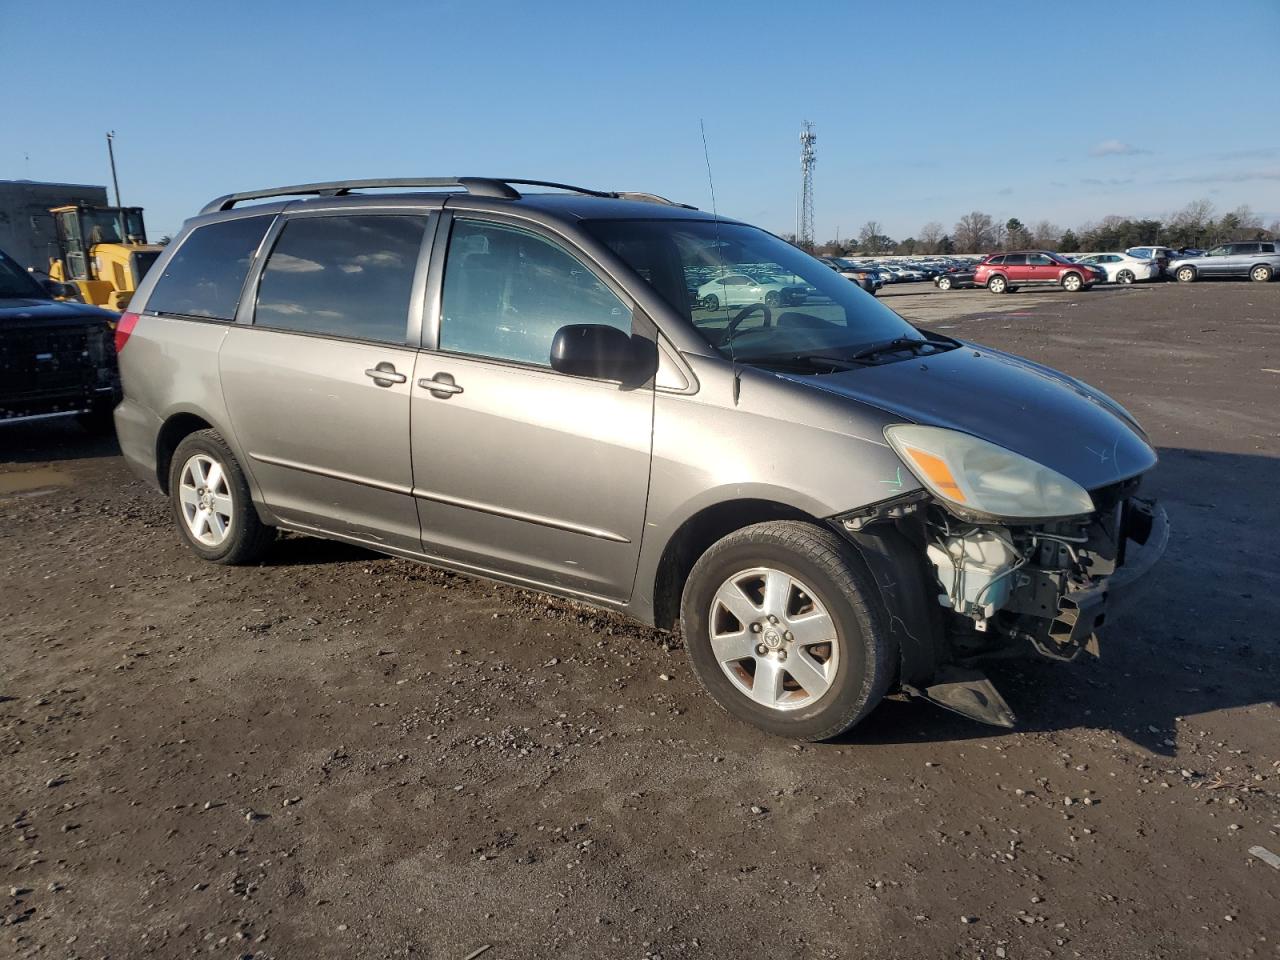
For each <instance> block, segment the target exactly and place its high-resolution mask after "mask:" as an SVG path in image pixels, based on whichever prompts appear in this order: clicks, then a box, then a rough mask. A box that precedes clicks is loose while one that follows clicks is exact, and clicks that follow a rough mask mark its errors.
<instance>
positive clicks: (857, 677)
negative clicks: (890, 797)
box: [680, 520, 893, 740]
mask: <svg viewBox="0 0 1280 960" xmlns="http://www.w3.org/2000/svg"><path fill="white" fill-rule="evenodd" d="M680 624H681V629H682V631H683V633H684V638H685V647H686V650H687V652H688V655H689V660H690V663H691V665H692V667H693V670H694V672H695V673H696V674H697V676H698V679H699V680H700V681H701V683H702V685H703V687H704V688H705V689H706V690H707V692H708V693H710V694H711V696H712V697H713V698H714V699H715V701H716V702H717V703H718V704H720V706H721V707H723V708H724V709H725V710H727V711H728V712H729V713H731V714H733V715H734V716H735V717H738V718H739V719H741V720H745V721H747V722H748V723H751V724H754V725H755V726H757V727H760V728H761V729H763V730H766V731H768V732H769V733H773V734H777V735H779V736H785V737H794V738H797V739H800V740H826V739H829V738H831V737H834V736H837V735H838V734H840V733H843V732H844V731H845V730H847V729H849V728H850V727H851V726H853V725H854V724H855V723H857V722H858V721H859V720H861V719H862V718H863V717H865V716H866V715H867V714H868V713H870V712H871V710H872V709H874V707H875V706H876V704H878V703H879V702H880V700H881V699H882V698H883V697H884V694H885V693H886V691H887V690H888V687H889V682H890V680H891V678H892V675H893V657H892V656H891V655H890V650H891V642H890V639H889V631H888V626H887V624H886V620H885V615H884V612H883V609H882V607H881V606H880V599H879V595H878V591H877V589H876V587H875V584H874V582H873V581H872V580H871V577H870V575H869V573H868V572H867V571H866V568H865V566H864V565H863V563H862V560H861V558H860V557H858V556H857V554H856V552H855V551H854V549H853V547H852V546H850V545H849V544H848V543H847V542H846V541H844V540H843V539H841V538H840V537H839V535H837V534H836V533H835V532H834V531H831V530H826V529H824V528H822V527H819V526H816V525H814V524H809V523H801V522H797V521H792V520H780V521H771V522H768V523H759V524H755V525H754V526H750V527H745V528H743V529H742V530H738V531H736V532H734V533H731V534H729V535H728V536H726V537H725V538H723V539H722V540H720V541H719V542H717V543H716V544H715V545H713V546H712V547H711V548H710V549H709V550H708V551H707V552H706V553H704V554H703V555H702V557H701V558H699V560H698V562H697V563H696V564H695V565H694V568H693V570H692V572H691V573H690V574H689V579H688V581H687V582H686V583H685V588H684V597H683V599H682V601H681V607H680Z"/></svg>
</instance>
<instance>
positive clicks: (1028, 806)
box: [0, 282, 1280, 960]
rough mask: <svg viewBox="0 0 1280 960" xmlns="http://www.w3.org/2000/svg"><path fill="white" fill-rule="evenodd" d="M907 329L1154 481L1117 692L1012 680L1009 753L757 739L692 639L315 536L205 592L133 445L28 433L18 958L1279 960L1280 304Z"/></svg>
mask: <svg viewBox="0 0 1280 960" xmlns="http://www.w3.org/2000/svg"><path fill="white" fill-rule="evenodd" d="M886 300H887V302H890V303H891V304H892V305H893V306H894V307H895V308H896V309H898V310H900V311H901V312H902V313H903V314H904V315H905V316H907V317H908V318H909V319H916V320H927V321H928V323H929V324H931V325H933V326H934V327H937V328H940V329H943V330H946V331H947V332H950V333H951V334H952V335H954V336H960V337H964V338H969V339H972V340H975V341H978V342H981V343H987V344H991V345H993V346H998V347H1002V348H1006V349H1010V350H1013V351H1014V352H1017V353H1022V354H1025V355H1027V356H1030V357H1033V358H1035V359H1037V360H1041V361H1045V362H1047V363H1049V364H1052V365H1054V366H1056V367H1059V368H1062V369H1065V370H1067V371H1069V372H1071V373H1073V374H1075V375H1077V376H1080V377H1082V378H1084V379H1086V380H1089V381H1091V382H1093V383H1095V384H1097V385H1098V386H1100V387H1102V388H1103V389H1104V390H1106V391H1107V392H1109V393H1110V394H1111V395H1113V396H1114V397H1116V398H1117V399H1119V400H1120V401H1121V402H1122V403H1124V404H1125V405H1127V406H1128V407H1129V408H1130V409H1131V410H1132V411H1133V412H1134V413H1135V414H1136V415H1137V416H1138V418H1139V419H1140V420H1141V421H1142V422H1143V423H1144V425H1145V426H1146V427H1147V428H1148V430H1149V431H1150V433H1151V436H1152V438H1153V439H1154V441H1155V442H1156V443H1157V444H1158V446H1159V448H1160V455H1161V458H1162V463H1161V465H1160V467H1159V468H1158V469H1157V471H1156V473H1155V475H1154V476H1153V478H1152V483H1151V485H1150V488H1149V489H1150V490H1151V491H1152V492H1154V493H1156V494H1157V495H1158V496H1160V497H1161V498H1162V500H1163V502H1164V503H1165V504H1166V505H1167V507H1168V509H1169V513H1170V515H1171V519H1172V522H1173V525H1174V528H1173V536H1172V541H1171V545H1170V549H1169V552H1168V554H1167V556H1166V557H1165V559H1164V560H1163V561H1162V563H1161V564H1160V565H1159V566H1158V567H1157V568H1156V570H1155V571H1154V573H1153V574H1152V578H1151V580H1152V582H1151V583H1150V585H1149V588H1148V589H1147V592H1146V593H1145V594H1144V595H1143V596H1142V597H1141V598H1140V599H1139V600H1138V601H1137V602H1136V603H1135V605H1134V606H1133V607H1132V608H1131V609H1130V610H1128V611H1127V612H1125V613H1123V614H1121V615H1119V616H1116V617H1114V618H1113V619H1112V621H1111V623H1110V624H1109V626H1108V628H1107V629H1106V631H1105V633H1104V635H1103V642H1102V653H1103V659H1102V660H1101V661H1099V662H1090V663H1084V664H1076V665H1071V666H1066V665H1060V664H1052V663H1048V662H1031V661H1028V662H1009V663H1004V664H1001V665H998V666H996V667H993V668H992V675H993V677H994V679H995V681H996V683H997V685H998V686H999V688H1000V689H1001V690H1002V692H1003V693H1004V694H1005V696H1006V698H1007V699H1008V700H1009V702H1010V704H1011V705H1012V706H1013V708H1014V709H1015V710H1016V711H1017V713H1018V715H1019V717H1020V719H1021V727H1020V729H1019V730H1017V731H1014V732H1006V731H999V730H994V729H990V728H984V727H982V726H979V725H977V724H975V723H972V722H969V721H966V720H963V719H961V718H958V717H953V716H951V715H948V714H946V713H943V712H941V711H940V710H938V709H936V708H934V707H931V706H929V705H927V704H924V703H921V702H907V701H893V700H891V701H888V702H886V703H885V704H884V705H883V706H882V707H881V708H880V709H879V710H877V711H876V713H875V714H874V715H873V716H872V717H871V718H870V720H869V721H867V722H866V723H865V724H863V725H862V726H861V727H859V728H857V729H856V730H855V731H853V733H852V734H851V735H849V736H847V737H846V738H845V739H844V740H843V741H842V742H839V743H835V744H828V745H818V746H812V745H810V746H803V747H802V746H799V745H796V744H793V743H790V742H787V741H784V740H777V739H770V738H768V737H766V736H763V735H761V734H758V733H757V732H755V731H754V730H753V729H750V728H748V727H746V726H742V725H740V724H738V723H735V722H733V721H731V720H730V719H729V718H728V717H727V716H726V715H725V714H723V713H722V712H721V711H720V710H718V709H717V708H716V707H715V706H714V705H713V704H712V703H710V702H709V701H708V700H707V699H706V697H705V696H704V695H702V693H701V692H700V691H699V689H698V687H697V684H696V681H695V680H694V679H693V678H692V676H691V675H690V671H689V668H688V667H687V665H686V663H685V659H684V652H683V650H681V649H680V648H679V644H678V641H677V640H676V639H675V638H672V637H669V636H665V635H662V634H658V633H655V632H652V631H649V630H645V629H643V628H640V627H637V626H635V625H633V624H630V623H627V622H623V621H622V620H620V619H618V618H616V617H614V616H612V615H606V614H600V613H596V612H592V611H590V610H586V609H584V608H580V607H577V606H574V605H572V604H568V603H564V602H561V601H558V600H550V599H548V598H545V597H542V596H539V595H536V594H532V593H529V592H525V591H521V590H517V589H511V588H507V587H500V586H495V585H492V584H487V583H481V582H477V581H473V580H469V579H467V578H465V577H460V576H453V575H449V574H445V573H440V572H437V571H434V570H432V569H429V568H427V567H423V566H417V565H414V564H412V563H408V562H404V561H400V560H392V559H384V558H381V557H378V556H375V555H373V554H368V553H364V552H361V551H359V550H356V549H352V548H348V547H345V546H337V545H332V544H326V543H322V542H319V541H313V540H307V539H303V538H292V537H291V538H288V539H286V540H284V541H282V542H281V543H279V544H278V545H277V547H276V548H275V550H274V552H273V553H272V555H271V558H270V560H269V562H268V563H266V564H265V565H262V566H259V567H254V568H243V569H226V568H222V567H217V566H212V565H208V564H204V563H202V562H200V561H199V560H197V559H196V558H195V557H194V556H192V555H191V554H190V553H188V552H187V551H186V550H185V549H183V548H182V547H181V546H180V545H179V543H178V540H177V537H176V534H175V532H174V531H173V530H172V528H171V526H170V522H169V519H168V516H167V513H166V506H165V503H164V502H163V501H162V500H160V499H158V498H157V497H155V496H154V495H152V494H151V493H150V492H149V491H148V490H147V489H146V488H145V487H144V486H143V485H142V484H141V483H139V482H137V481H135V480H134V479H132V477H131V475H130V474H129V473H128V472H127V470H126V468H125V466H124V464H123V462H122V461H121V460H120V458H119V456H118V454H117V451H116V448H115V446H114V444H113V443H112V442H110V441H93V440H89V439H86V437H85V435H84V434H82V433H80V432H79V431H78V430H77V428H75V427H73V426H62V427H57V428H54V427H49V426H45V427H43V428H41V429H34V428H21V427H10V428H8V429H7V430H6V431H5V432H3V433H0V957H11V956H12V957H28V956H40V957H59V958H64V957H65V958H105V957H109V958H132V957H189V956H205V955H208V956H215V957H235V958H243V957H253V958H258V960H262V958H272V957H274V958H366V957H369V958H375V957H377V958H381V957H406V956H407V957H425V958H432V960H437V958H438V960H463V958H466V957H468V956H475V951H477V950H479V949H480V948H482V947H484V946H486V945H489V947H490V949H489V950H488V951H487V952H485V953H483V954H481V956H482V957H484V960H516V958H529V960H532V958H540V960H544V958H552V957H573V958H577V957H583V958H613V957H619V958H634V960H641V958H650V960H657V958H659V957H661V958H665V960H675V958H696V960H712V958H735V960H736V958H757V957H800V958H835V957H840V958H864V957H865V958H1008V960H1023V958H1042V957H1084V958H1111V957H1116V958H1121V957H1123V958H1148V957H1150V958H1157V957H1158V958H1183V957H1188V958H1189V957H1215V958H1237V957H1278V956H1280V870H1276V869H1273V868H1272V867H1270V866H1268V865H1267V864H1266V863H1265V862H1263V860H1261V859H1258V858H1256V857H1253V856H1251V855H1250V854H1249V852H1248V851H1249V848H1250V847H1253V846H1255V845H1259V846H1262V847H1265V848H1267V849H1269V850H1271V851H1273V852H1275V853H1280V802H1278V800H1280V709H1277V703H1276V701H1275V698H1276V696H1277V692H1278V690H1280V683H1278V682H1277V681H1278V680H1280V666H1278V665H1277V653H1280V639H1278V637H1277V627H1276V624H1277V623H1280V563H1278V562H1277V559H1276V556H1277V554H1276V550H1277V544H1276V535H1277V532H1280V496H1278V495H1277V488H1278V487H1280V461H1278V460H1277V457H1278V456H1280V283H1273V284H1268V285H1265V286H1264V285H1260V284H1250V283H1247V282H1242V283H1230V282H1223V283H1216V284H1209V283H1202V284H1195V285H1193V286H1189V287H1188V286H1177V285H1172V284H1171V285H1162V286H1153V287H1136V288H1130V289H1111V290H1095V291H1092V292H1089V293H1082V294H1079V295H1076V296H1071V295H1068V294H1063V293H1051V294H1045V295H1041V294H1031V293H1022V292H1020V293H1018V294H1014V295H1010V296H1008V297H1004V298H996V297H993V296H991V295H989V294H986V293H984V292H972V291H953V292H951V293H948V294H938V293H936V292H934V291H932V290H931V289H930V288H927V287H925V286H924V285H917V286H915V287H912V288H907V289H906V290H905V291H904V290H896V289H895V290H890V291H888V292H887V296H886ZM997 309H998V310H1000V311H1003V312H995V311H996V310H997ZM1010 416H1016V412H1015V411H1010Z"/></svg>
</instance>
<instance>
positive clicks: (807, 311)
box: [584, 219, 923, 363]
mask: <svg viewBox="0 0 1280 960" xmlns="http://www.w3.org/2000/svg"><path fill="white" fill-rule="evenodd" d="M584 226H585V227H586V228H587V229H588V230H589V231H590V232H591V233H593V234H594V235H595V236H596V237H597V238H599V239H600V240H601V241H602V242H603V243H605V244H607V245H608V246H609V247H610V249H612V250H613V251H614V253H616V254H617V255H618V256H619V257H621V258H622V259H623V260H624V261H626V263H627V264H628V265H630V266H631V268H632V269H633V270H635V271H636V273H638V274H639V275H640V277H641V278H642V279H643V280H645V281H646V282H647V283H648V284H649V285H650V286H651V287H653V289H654V290H655V291H657V293H658V294H659V295H661V296H662V298H663V299H664V300H666V301H667V303H669V304H670V305H671V306H672V307H673V308H675V310H676V312H677V313H679V314H680V315H681V316H683V317H684V318H685V319H687V320H688V321H689V322H690V323H692V324H693V326H694V328H695V329H696V330H697V331H698V332H699V333H700V334H701V335H702V336H703V337H704V338H705V339H706V341H707V343H709V344H710V345H711V346H712V347H714V348H715V349H716V350H717V351H719V352H720V354H722V355H723V356H725V357H727V358H730V359H735V360H738V361H742V362H746V363H750V362H752V361H755V360H765V359H775V358H778V357H803V356H813V355H828V356H829V355H833V354H834V355H843V354H852V353H854V352H856V351H858V350H859V349H861V348H864V347H866V346H868V345H870V344H874V343H883V342H885V341H889V340H893V339H895V338H899V337H906V338H910V339H915V340H923V337H922V336H921V335H920V334H919V333H917V332H916V330H915V328H914V327H912V326H911V325H910V324H909V323H907V322H906V321H905V320H903V319H902V318H901V317H899V316H898V315H897V314H896V313H894V312H893V311H892V310H890V309H889V308H888V307H886V306H884V305H882V304H881V303H880V302H879V301H878V300H876V298H875V297H873V296H871V295H870V294H868V293H864V292H863V291H862V290H861V289H860V288H859V287H858V286H857V285H856V284H853V283H850V282H849V281H848V280H847V279H846V278H844V277H842V276H840V274H838V273H835V272H833V271H832V270H831V269H830V268H829V267H827V266H826V265H825V264H823V263H822V262H820V261H818V260H815V259H814V258H813V257H810V256H809V255H808V254H806V253H804V252H803V251H801V250H799V249H798V248H796V247H793V246H792V245H791V244H789V243H787V242H785V241H783V240H780V239H778V238H777V237H775V236H773V235H772V234H768V233H765V232H764V231H763V230H759V229H757V228H755V227H749V226H746V225H744V224H733V223H716V222H714V221H710V220H674V219H672V220H597V221H591V222H588V223H585V224H584ZM765 277H769V278H771V279H770V280H769V281H768V282H761V280H762V279H763V278H765Z"/></svg>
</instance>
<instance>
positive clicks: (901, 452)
mask: <svg viewBox="0 0 1280 960" xmlns="http://www.w3.org/2000/svg"><path fill="white" fill-rule="evenodd" d="M884 435H885V439H887V440H888V441H889V444H890V445H891V446H892V447H893V449H894V450H895V451H897V454H898V456H899V457H901V458H902V462H903V463H905V464H906V465H907V467H908V468H909V469H910V470H911V472H912V473H914V474H915V475H916V477H917V479H919V481H920V482H921V483H922V484H924V485H925V487H927V488H928V489H929V491H930V492H931V493H933V494H934V496H936V497H938V498H939V499H940V500H942V501H944V502H945V503H946V504H947V505H948V506H950V507H951V508H952V509H953V510H954V511H955V512H956V513H958V514H960V515H961V516H965V515H968V516H973V515H984V516H987V517H996V518H1000V519H1005V520H1047V519H1050V518H1054V517H1074V516H1079V515H1081V514H1085V513H1092V512H1093V500H1092V499H1091V498H1090V496H1089V494H1088V492H1087V491H1086V490H1085V489H1084V488H1083V487H1081V486H1080V485H1079V484H1078V483H1076V482H1075V481H1074V480H1071V479H1069V478H1067V477H1064V476H1063V475H1062V474H1060V473H1058V472H1057V471H1055V470H1050V469H1049V468H1048V467H1046V466H1042V465H1041V464H1039V463H1036V462H1035V461H1034V460H1028V459H1027V458H1026V457H1024V456H1021V455H1020V454H1016V453H1014V452H1013V451H1011V450H1006V449H1005V448H1004V447H999V446H996V445H995V444H994V443H988V442H987V441H986V440H979V439H978V438H977V437H974V436H971V435H969V434H967V433H961V432H960V431H958V430H946V429H943V428H942V427H924V426H919V425H917V424H905V423H903V424H894V425H893V426H889V427H885V431H884Z"/></svg>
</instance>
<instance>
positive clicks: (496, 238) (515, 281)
mask: <svg viewBox="0 0 1280 960" xmlns="http://www.w3.org/2000/svg"><path fill="white" fill-rule="evenodd" d="M575 323H594V324H603V325H606V326H610V327H617V328H618V329H620V330H622V331H624V332H626V333H630V332H631V311H630V309H628V308H627V306H626V305H625V304H623V302H622V301H621V300H619V299H618V297H617V296H616V295H615V294H614V293H613V291H611V290H610V289H609V288H608V287H607V286H605V285H604V284H603V283H602V282H601V281H600V279H599V278H598V277H597V276H596V275H595V274H594V273H592V272H591V271H590V270H588V269H587V268H586V267H584V266H583V265H582V264H581V263H580V262H579V261H578V259H577V258H576V257H573V256H571V255H570V254H568V253H567V252H566V251H565V250H563V249H562V248H561V247H559V246H557V245H556V244H554V243H551V242H550V241H547V240H543V239H542V238H541V237H538V236H535V235H534V234H531V233H527V232H525V231H523V230H515V229H512V228H510V227H504V226H499V225H497V224H492V223H481V222H478V221H474V220H458V221H456V222H455V223H454V226H453V231H452V236H451V238H450V240H449V254H448V258H447V260H446V262H445V271H444V296H443V303H442V308H441V315H440V349H441V350H448V351H451V352H454V353H469V354H475V355H477V356H482V357H493V358H495V359H498V360H512V361H516V362H518V363H531V364H537V365H539V366H544V367H546V366H550V365H551V341H552V340H553V339H554V338H555V334H556V331H557V330H559V329H560V328H561V327H563V326H566V325H568V324H575Z"/></svg>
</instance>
